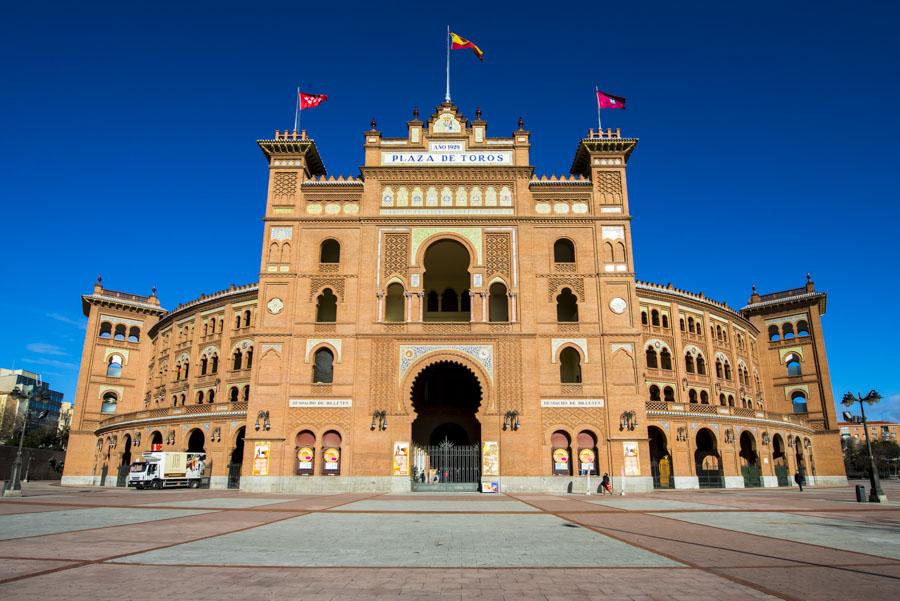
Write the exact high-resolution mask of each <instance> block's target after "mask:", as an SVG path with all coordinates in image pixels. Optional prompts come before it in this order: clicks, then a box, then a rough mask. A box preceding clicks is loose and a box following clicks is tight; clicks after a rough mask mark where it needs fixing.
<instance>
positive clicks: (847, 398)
mask: <svg viewBox="0 0 900 601" xmlns="http://www.w3.org/2000/svg"><path fill="white" fill-rule="evenodd" d="M855 402H856V397H855V396H853V393H852V392H845V393H844V398H842V399H841V403H843V404H844V405H846V406H847V407H849V406H851V405H853V404H854V403H855Z"/></svg>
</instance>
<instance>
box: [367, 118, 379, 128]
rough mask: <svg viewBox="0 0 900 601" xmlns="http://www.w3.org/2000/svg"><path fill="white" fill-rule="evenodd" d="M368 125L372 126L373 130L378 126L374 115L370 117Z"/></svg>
mask: <svg viewBox="0 0 900 601" xmlns="http://www.w3.org/2000/svg"><path fill="white" fill-rule="evenodd" d="M369 125H371V126H372V129H373V130H374V129H375V128H376V127H377V126H378V123H376V122H375V117H372V121H371V122H370V123H369Z"/></svg>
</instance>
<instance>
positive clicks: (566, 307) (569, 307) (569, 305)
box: [556, 288, 578, 321]
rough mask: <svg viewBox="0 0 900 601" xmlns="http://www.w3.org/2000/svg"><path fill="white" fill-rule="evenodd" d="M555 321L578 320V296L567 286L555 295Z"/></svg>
mask: <svg viewBox="0 0 900 601" xmlns="http://www.w3.org/2000/svg"><path fill="white" fill-rule="evenodd" d="M556 321H578V298H577V297H576V296H575V295H574V294H572V291H571V290H569V289H568V288H563V289H562V292H560V294H559V296H557V297H556Z"/></svg>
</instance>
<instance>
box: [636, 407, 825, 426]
mask: <svg viewBox="0 0 900 601" xmlns="http://www.w3.org/2000/svg"><path fill="white" fill-rule="evenodd" d="M645 406H646V409H647V412H648V413H653V412H661V411H673V412H683V413H685V414H688V413H693V414H705V415H723V416H724V415H728V416H734V417H748V418H754V419H767V420H774V421H779V422H784V423H789V424H793V425H796V426H803V427H805V428H811V427H813V426H812V425H811V424H810V423H809V421H807V420H806V419H804V418H802V417H800V416H798V415H793V414H790V413H774V412H772V411H761V410H756V409H749V408H747V407H723V406H721V405H704V404H702V403H666V402H665V401H646V405H645Z"/></svg>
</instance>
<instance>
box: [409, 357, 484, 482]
mask: <svg viewBox="0 0 900 601" xmlns="http://www.w3.org/2000/svg"><path fill="white" fill-rule="evenodd" d="M482 396H483V392H482V388H481V382H480V381H479V379H478V377H477V376H476V375H475V374H474V373H473V372H472V371H471V370H470V369H469V368H468V367H466V366H464V365H463V364H462V363H459V362H456V361H452V360H444V361H437V362H434V363H431V364H430V365H427V366H426V367H424V368H423V369H422V370H421V371H420V372H419V373H418V375H417V376H416V377H415V379H414V380H413V383H412V387H411V392H410V400H411V402H412V408H413V411H415V413H416V418H415V419H414V420H413V423H412V440H413V457H412V470H411V472H412V473H411V476H412V480H413V490H456V491H459V490H477V489H478V485H479V483H480V481H481V452H480V449H481V422H480V421H479V420H478V411H479V409H480V407H481V401H482Z"/></svg>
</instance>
